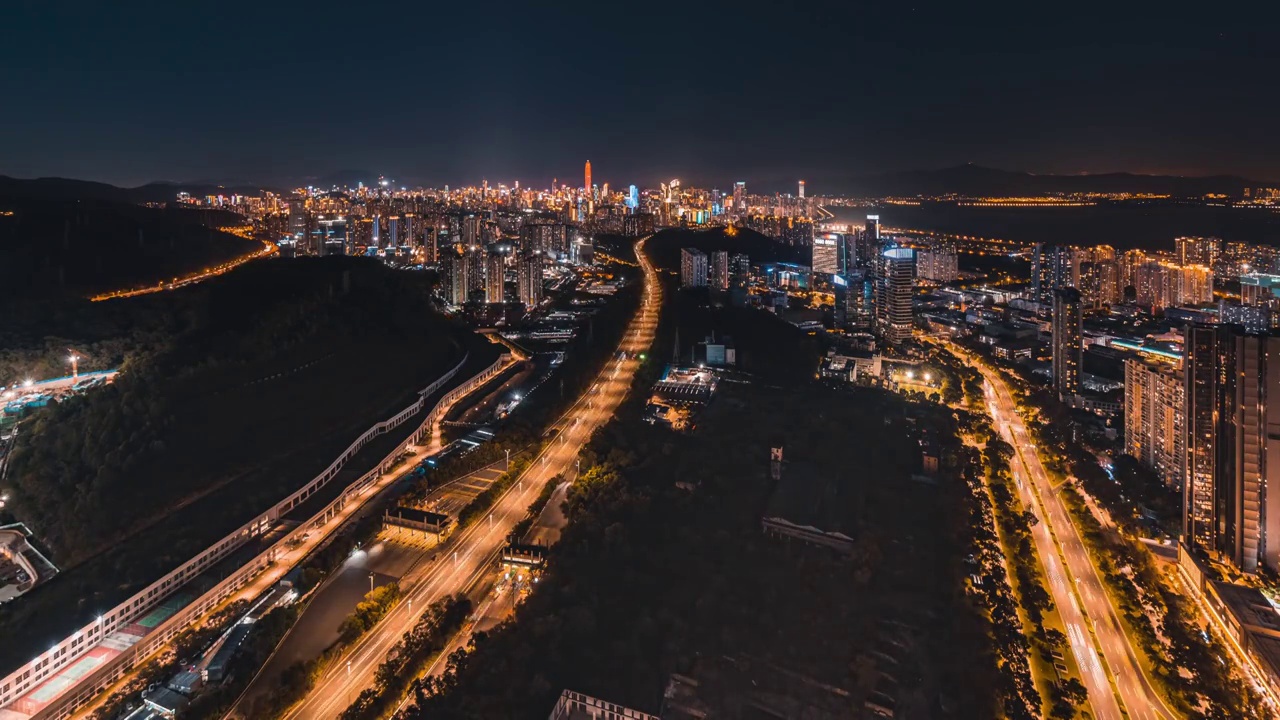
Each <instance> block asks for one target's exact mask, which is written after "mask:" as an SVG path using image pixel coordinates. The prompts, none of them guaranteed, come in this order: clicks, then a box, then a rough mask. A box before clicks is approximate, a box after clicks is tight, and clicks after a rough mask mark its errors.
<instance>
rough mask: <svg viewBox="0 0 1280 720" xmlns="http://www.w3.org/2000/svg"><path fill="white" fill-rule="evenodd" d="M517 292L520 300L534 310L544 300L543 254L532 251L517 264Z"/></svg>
mask: <svg viewBox="0 0 1280 720" xmlns="http://www.w3.org/2000/svg"><path fill="white" fill-rule="evenodd" d="M516 292H517V294H518V295H519V296H520V302H522V303H524V305H525V307H526V308H528V309H530V310H532V309H533V308H534V307H536V306H537V305H538V303H540V302H542V255H540V254H538V253H531V254H529V255H526V256H524V257H522V258H520V261H519V264H518V265H517V266H516Z"/></svg>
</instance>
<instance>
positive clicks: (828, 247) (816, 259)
mask: <svg viewBox="0 0 1280 720" xmlns="http://www.w3.org/2000/svg"><path fill="white" fill-rule="evenodd" d="M812 251H813V260H812V266H813V272H814V273H818V274H823V275H835V274H836V273H838V272H840V236H839V235H836V234H834V233H825V234H822V235H815V236H814V238H813V247H812Z"/></svg>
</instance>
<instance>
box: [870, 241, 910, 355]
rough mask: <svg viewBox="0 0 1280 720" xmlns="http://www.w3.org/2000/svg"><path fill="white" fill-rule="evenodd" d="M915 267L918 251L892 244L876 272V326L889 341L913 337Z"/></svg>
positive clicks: (885, 252)
mask: <svg viewBox="0 0 1280 720" xmlns="http://www.w3.org/2000/svg"><path fill="white" fill-rule="evenodd" d="M915 270H916V253H915V251H914V250H912V249H910V248H892V249H890V250H885V251H884V252H883V253H882V254H881V256H880V265H879V268H878V272H877V273H876V296H875V297H876V302H875V305H876V308H875V320H876V330H877V331H878V332H879V333H880V335H881V336H882V337H883V338H884V339H885V341H886V342H889V343H894V344H897V343H900V342H903V341H905V340H907V339H908V338H910V337H911V325H912V317H911V299H912V291H913V282H914V278H915Z"/></svg>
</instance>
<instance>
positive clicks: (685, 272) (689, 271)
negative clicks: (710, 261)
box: [680, 248, 708, 288]
mask: <svg viewBox="0 0 1280 720" xmlns="http://www.w3.org/2000/svg"><path fill="white" fill-rule="evenodd" d="M707 274H708V267H707V254H706V253H704V252H702V251H701V250H699V249H697V248H683V249H681V250H680V286H681V287H686V288H694V287H706V286H707V280H708V279H707Z"/></svg>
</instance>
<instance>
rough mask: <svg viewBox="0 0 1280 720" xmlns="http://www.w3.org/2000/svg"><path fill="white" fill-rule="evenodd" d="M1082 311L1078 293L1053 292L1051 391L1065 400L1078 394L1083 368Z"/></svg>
mask: <svg viewBox="0 0 1280 720" xmlns="http://www.w3.org/2000/svg"><path fill="white" fill-rule="evenodd" d="M1082 310H1083V308H1082V305H1081V299H1080V291H1079V290H1076V289H1075V288H1070V287H1069V288H1061V289H1058V290H1054V291H1053V322H1052V328H1053V389H1054V390H1055V391H1056V392H1057V393H1058V397H1060V398H1063V399H1064V400H1065V399H1071V398H1074V397H1075V396H1077V395H1079V394H1080V372H1081V367H1082V365H1083V364H1084V345H1083V341H1084V335H1083V331H1082V325H1081V323H1082V322H1083V318H1082V315H1081V312H1082Z"/></svg>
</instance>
